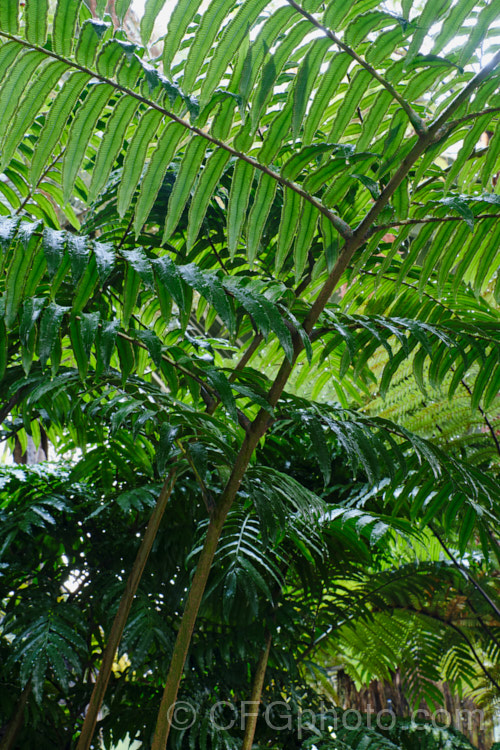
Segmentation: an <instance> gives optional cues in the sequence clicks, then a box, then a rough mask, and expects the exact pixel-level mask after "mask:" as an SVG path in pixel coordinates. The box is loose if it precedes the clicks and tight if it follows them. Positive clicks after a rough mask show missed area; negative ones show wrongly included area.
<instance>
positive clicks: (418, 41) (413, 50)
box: [406, 0, 451, 64]
mask: <svg viewBox="0 0 500 750" xmlns="http://www.w3.org/2000/svg"><path fill="white" fill-rule="evenodd" d="M450 5H451V0H427V2H426V4H425V7H424V9H423V11H422V13H421V14H420V17H419V19H418V24H415V31H414V33H413V38H412V40H411V42H410V46H409V47H408V52H407V53H406V61H407V64H409V63H410V62H411V61H412V60H413V58H414V57H415V56H416V55H417V53H418V51H419V49H420V47H421V45H422V42H423V41H424V39H425V37H426V35H427V34H428V32H429V28H430V26H431V25H432V24H433V23H436V21H438V20H439V19H440V18H441V16H442V15H443V14H444V13H445V12H446V10H447V9H448V7H449V6H450Z"/></svg>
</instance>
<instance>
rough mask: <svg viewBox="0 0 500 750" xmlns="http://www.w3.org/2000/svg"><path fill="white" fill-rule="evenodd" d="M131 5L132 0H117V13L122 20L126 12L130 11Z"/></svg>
mask: <svg viewBox="0 0 500 750" xmlns="http://www.w3.org/2000/svg"><path fill="white" fill-rule="evenodd" d="M129 6H130V0H116V5H115V13H116V15H117V16H118V18H119V19H120V21H121V22H123V19H124V18H125V14H126V12H127V11H128V9H129Z"/></svg>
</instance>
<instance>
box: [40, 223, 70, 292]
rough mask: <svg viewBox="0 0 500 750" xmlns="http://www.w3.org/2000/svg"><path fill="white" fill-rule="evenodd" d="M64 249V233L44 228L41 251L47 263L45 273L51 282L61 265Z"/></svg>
mask: <svg viewBox="0 0 500 750" xmlns="http://www.w3.org/2000/svg"><path fill="white" fill-rule="evenodd" d="M65 247H66V232H64V231H57V230H55V229H50V228H49V227H44V230H43V237H42V249H43V253H44V255H45V259H46V261H47V272H48V274H49V276H50V277H51V279H52V280H53V277H54V276H55V274H56V273H57V271H58V269H59V266H60V265H61V263H62V259H63V256H64V250H65Z"/></svg>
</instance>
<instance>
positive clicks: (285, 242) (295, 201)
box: [274, 187, 301, 274]
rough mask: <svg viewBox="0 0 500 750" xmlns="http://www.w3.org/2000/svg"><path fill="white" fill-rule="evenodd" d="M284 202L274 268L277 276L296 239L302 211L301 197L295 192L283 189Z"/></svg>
mask: <svg viewBox="0 0 500 750" xmlns="http://www.w3.org/2000/svg"><path fill="white" fill-rule="evenodd" d="M283 192H284V194H285V195H284V200H283V209H282V211H281V220H280V227H279V233H278V249H277V251H276V258H275V261H274V268H275V271H276V273H277V274H279V272H280V271H281V268H282V266H283V263H284V262H285V260H286V257H287V255H288V251H289V250H290V248H291V246H292V243H293V241H294V239H295V230H296V228H297V224H298V221H299V215H300V210H301V197H300V195H299V194H298V193H296V192H295V190H290V188H286V187H285V188H283Z"/></svg>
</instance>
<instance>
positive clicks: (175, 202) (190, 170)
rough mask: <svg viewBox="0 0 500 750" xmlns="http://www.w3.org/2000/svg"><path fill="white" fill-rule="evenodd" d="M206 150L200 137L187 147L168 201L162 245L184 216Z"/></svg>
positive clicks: (190, 142) (204, 143) (192, 140)
mask: <svg viewBox="0 0 500 750" xmlns="http://www.w3.org/2000/svg"><path fill="white" fill-rule="evenodd" d="M206 148H207V141H206V140H205V139H204V138H202V137H201V136H198V135H196V136H194V137H192V138H191V140H190V141H189V143H188V145H187V146H186V150H185V152H184V156H183V157H182V161H181V165H180V167H179V173H178V175H177V178H176V180H175V184H174V187H173V190H172V193H171V195H170V199H169V201H168V210H167V219H166V221H165V229H164V231H163V237H162V243H163V242H166V241H167V240H168V238H169V237H170V235H171V234H172V232H173V231H174V229H175V227H176V226H177V224H178V222H179V220H180V218H181V216H182V212H183V211H184V209H185V207H186V203H187V201H188V199H189V194H190V192H191V189H192V187H193V185H194V181H195V180H196V177H197V176H198V172H199V170H200V166H201V163H202V161H203V157H204V156H205V151H206Z"/></svg>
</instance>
